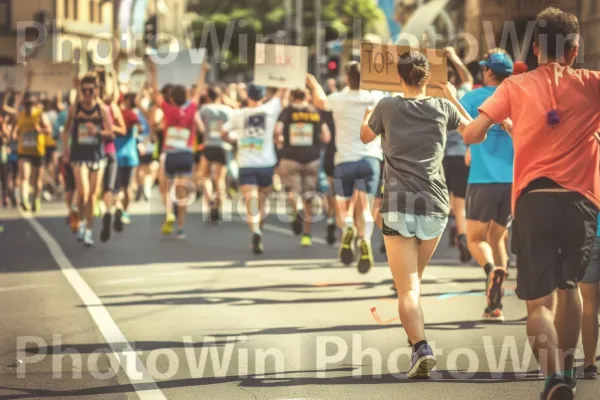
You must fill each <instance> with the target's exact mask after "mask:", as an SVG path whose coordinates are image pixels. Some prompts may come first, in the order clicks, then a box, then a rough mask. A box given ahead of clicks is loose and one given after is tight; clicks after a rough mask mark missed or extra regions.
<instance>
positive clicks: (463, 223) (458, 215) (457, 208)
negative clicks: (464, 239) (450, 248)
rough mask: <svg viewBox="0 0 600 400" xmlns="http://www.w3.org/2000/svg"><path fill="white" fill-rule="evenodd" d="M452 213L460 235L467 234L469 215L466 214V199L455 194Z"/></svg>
mask: <svg viewBox="0 0 600 400" xmlns="http://www.w3.org/2000/svg"><path fill="white" fill-rule="evenodd" d="M452 213H453V214H454V220H455V221H456V231H457V233H458V234H459V235H466V234H467V217H466V214H465V199H463V198H460V197H456V196H454V200H453V201H452Z"/></svg>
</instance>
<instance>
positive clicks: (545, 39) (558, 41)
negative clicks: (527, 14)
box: [534, 7, 580, 60]
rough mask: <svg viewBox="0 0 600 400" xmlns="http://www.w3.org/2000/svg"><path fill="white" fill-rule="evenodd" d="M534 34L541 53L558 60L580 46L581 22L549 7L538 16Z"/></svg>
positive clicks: (572, 16) (571, 15)
mask: <svg viewBox="0 0 600 400" xmlns="http://www.w3.org/2000/svg"><path fill="white" fill-rule="evenodd" d="M534 32H535V43H536V44H537V45H538V48H539V49H540V52H541V53H542V54H543V55H545V56H546V57H548V58H549V59H553V60H557V59H560V58H561V57H564V56H565V55H566V54H567V53H569V52H571V51H572V50H573V49H574V48H575V47H576V46H577V45H578V41H579V33H580V29H579V21H578V20H577V17H576V16H574V15H573V14H569V13H567V12H564V11H561V10H559V9H558V8H555V7H549V8H546V9H545V10H544V11H542V12H541V13H539V14H538V16H537V18H536V20H535V31H534Z"/></svg>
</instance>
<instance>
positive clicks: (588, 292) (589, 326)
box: [580, 283, 600, 367]
mask: <svg viewBox="0 0 600 400" xmlns="http://www.w3.org/2000/svg"><path fill="white" fill-rule="evenodd" d="M580 286H581V295H582V297H583V318H582V321H581V338H582V341H583V353H584V354H585V360H584V365H585V366H586V367H587V366H589V365H594V364H596V351H597V349H598V313H600V284H598V283H591V284H588V283H582V284H581V285H580Z"/></svg>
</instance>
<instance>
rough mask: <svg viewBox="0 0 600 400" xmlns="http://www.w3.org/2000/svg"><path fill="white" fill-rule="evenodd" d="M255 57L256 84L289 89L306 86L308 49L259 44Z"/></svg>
mask: <svg viewBox="0 0 600 400" xmlns="http://www.w3.org/2000/svg"><path fill="white" fill-rule="evenodd" d="M255 56H256V59H255V63H254V83H255V84H257V85H262V86H267V87H278V88H289V89H302V88H304V87H305V86H306V73H307V72H308V47H305V46H287V45H280V44H265V43H257V44H256V52H255Z"/></svg>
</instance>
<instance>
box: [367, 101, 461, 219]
mask: <svg viewBox="0 0 600 400" xmlns="http://www.w3.org/2000/svg"><path fill="white" fill-rule="evenodd" d="M459 124H460V113H459V111H458V109H457V108H456V107H455V106H454V105H453V104H452V103H451V102H450V101H448V100H446V99H442V98H434V97H427V98H424V99H405V98H402V97H388V98H385V99H382V100H381V101H380V102H379V104H377V106H376V107H375V110H374V111H373V115H372V116H371V119H370V120H369V127H370V128H371V129H372V130H373V132H375V134H377V135H381V146H382V148H383V153H384V157H385V168H384V193H383V205H382V208H381V213H387V212H401V213H403V214H412V215H435V216H447V215H448V214H449V213H450V207H449V195H448V188H447V186H446V179H445V177H444V169H443V167H442V161H443V159H444V147H445V146H446V138H447V132H448V131H450V130H456V129H458V126H459Z"/></svg>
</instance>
